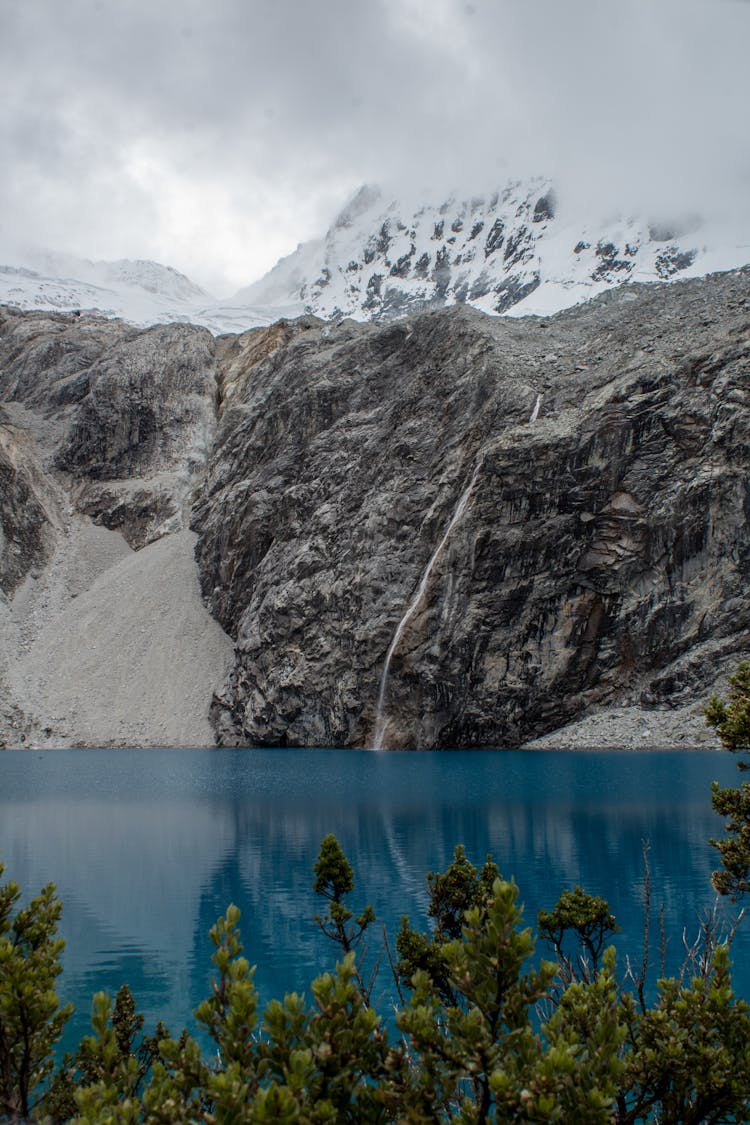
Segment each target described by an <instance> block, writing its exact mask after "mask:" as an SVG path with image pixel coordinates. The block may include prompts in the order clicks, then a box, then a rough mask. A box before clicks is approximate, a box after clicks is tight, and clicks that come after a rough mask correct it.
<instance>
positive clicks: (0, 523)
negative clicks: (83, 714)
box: [0, 270, 750, 748]
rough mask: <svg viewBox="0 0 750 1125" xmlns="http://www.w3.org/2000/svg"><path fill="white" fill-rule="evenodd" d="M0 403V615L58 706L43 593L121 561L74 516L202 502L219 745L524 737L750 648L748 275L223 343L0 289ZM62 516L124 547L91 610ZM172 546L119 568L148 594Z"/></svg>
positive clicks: (152, 522) (126, 531)
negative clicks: (548, 306) (217, 630)
mask: <svg viewBox="0 0 750 1125" xmlns="http://www.w3.org/2000/svg"><path fill="white" fill-rule="evenodd" d="M0 401H2V402H3V403H4V405H3V407H2V408H0V411H1V412H0V527H1V528H2V536H1V537H0V611H2V613H0V625H1V624H2V618H3V615H5V618H7V621H8V622H9V624H8V627H7V631H6V632H7V636H8V637H11V638H12V637H15V636H19V637H21V638H23V637H24V636H25V633H24V629H26V632H27V633H28V637H27V642H28V645H29V646H30V647H29V650H28V651H29V656H28V659H29V660H31V661H32V663H33V662H34V661H36V664H35V665H34V666H35V667H36V666H37V665H38V666H39V667H38V669H37V670H38V671H39V668H41V671H40V672H39V675H40V676H41V677H42V679H43V678H44V677H47V679H46V680H45V682H44V683H42V679H40V681H39V684H38V688H39V692H38V694H39V698H40V699H43V700H48V701H50V700H52V702H54V707H55V708H56V709H57V710H56V711H55V713H56V714H57V713H59V714H63V712H65V713H67V712H66V711H65V700H64V699H62V698H61V697H60V698H58V697H59V692H60V691H61V690H62V688H60V684H61V683H63V680H60V678H59V677H57V675H56V674H55V675H54V676H53V674H52V672H51V671H49V669H47V670H46V671H45V669H46V665H45V666H44V668H42V667H41V664H40V663H39V661H40V660H41V656H40V654H39V652H38V651H37V650H38V649H39V646H40V645H41V646H42V648H43V647H44V646H43V639H44V637H45V636H47V633H45V631H44V629H45V628H47V626H48V625H49V623H47V624H46V625H45V620H46V619H45V618H44V613H46V610H45V608H44V607H45V597H46V594H45V590H49V591H52V592H54V593H55V597H56V598H57V600H58V602H60V605H61V606H62V607H63V608H62V610H61V616H59V620H57V619H56V620H57V625H60V622H66V621H72V620H73V618H74V617H75V614H76V612H77V611H76V608H75V606H76V604H78V605H81V606H83V604H84V601H83V593H84V592H86V591H88V592H87V594H86V596H87V597H88V596H89V595H91V599H92V600H91V604H92V605H94V604H95V606H96V608H97V613H99V614H100V616H98V617H97V618H96V620H101V621H106V620H107V618H108V610H107V606H108V604H109V603H108V601H107V598H108V597H109V594H108V591H109V590H110V589H115V585H112V583H114V580H115V578H116V577H117V575H118V574H119V573H120V572H119V570H117V569H116V567H117V565H119V564H118V563H117V559H118V558H119V555H118V553H117V552H116V551H114V549H113V547H112V543H111V539H112V538H113V537H111V536H110V538H109V539H107V533H106V532H105V531H104V530H103V529H102V528H101V527H99V528H91V524H90V523H89V522H88V520H87V519H86V518H85V517H86V516H87V515H88V516H90V517H91V518H93V519H94V520H95V522H96V523H98V524H101V525H103V526H104V527H105V528H110V529H118V530H119V531H120V532H121V533H122V535H123V536H124V537H125V538H126V539H127V541H128V543H129V544H130V546H131V547H135V548H141V547H143V546H144V545H145V544H149V543H151V542H152V541H153V540H155V539H158V538H161V537H163V536H165V535H166V534H168V533H169V532H171V531H175V530H178V529H179V528H181V527H184V526H185V523H186V521H187V519H188V518H191V520H192V527H193V529H194V530H195V531H197V532H198V536H199V538H198V542H197V547H196V551H197V558H198V562H199V567H200V577H201V587H202V593H203V596H204V598H205V600H206V603H207V605H208V606H209V608H210V609H211V611H212V613H213V615H214V616H215V618H216V619H217V620H218V621H219V623H220V624H221V625H222V626H223V627H224V629H225V630H226V632H227V633H229V634H230V636H231V637H232V639H233V640H234V642H235V648H234V658H233V662H232V664H231V667H230V669H229V672H228V673H226V674H224V668H225V664H224V660H225V657H226V650H225V648H224V647H222V646H217V647H216V650H215V651H216V652H219V653H220V654H221V659H220V660H219V664H220V667H218V666H217V677H218V678H220V677H222V676H224V678H223V681H222V686H221V687H220V688H219V689H218V691H217V692H216V695H215V697H214V702H213V709H212V715H213V721H214V726H215V729H216V732H217V737H218V739H219V741H220V742H222V743H225V744H257V745H271V746H283V745H300V746H315V745H342V746H371V745H373V743H374V742H375V741H376V736H377V741H379V742H381V743H382V745H383V746H384V747H397V746H398V747H405V748H409V747H417V746H419V747H434V748H441V747H452V746H479V747H501V746H511V745H519V744H521V743H522V742H525V741H527V740H529V739H532V738H535V737H540V736H544V735H545V734H547V733H548V732H551V731H554V730H555V729H557V728H560V727H561V726H562V725H564V724H566V723H568V722H569V721H571V720H574V719H579V718H582V717H585V716H592V715H593V716H596V714H597V712H598V711H600V710H601V709H602V708H606V707H610V708H616V709H619V710H618V712H617V713H621V712H622V711H623V709H627V708H628V707H630V708H631V710H633V709H635V708H640V709H642V710H643V709H645V710H646V711H648V710H651V712H652V713H654V714H657V713H659V714H662V713H664V709H665V708H672V709H675V713H678V712H679V709H681V708H684V707H686V706H692V705H694V704H696V702H697V701H699V700H702V699H704V698H705V696H706V694H707V691H708V690H709V688H710V687H713V685H714V682H715V680H716V677H717V675H719V674H720V673H721V672H722V671H723V670H725V669H726V668H728V667H730V666H731V664H732V662H733V661H734V660H735V659H736V657H737V655H738V654H740V653H743V654H744V653H746V652H747V650H748V647H750V646H748V641H747V631H748V626H750V599H749V598H748V596H747V590H748V578H749V577H750V535H748V530H747V521H748V512H749V511H750V487H749V484H748V481H749V475H748V466H749V465H750V272H749V271H747V270H741V271H738V272H736V273H733V274H725V275H720V276H715V277H712V278H708V279H705V280H698V281H690V282H684V283H677V284H671V285H653V286H644V287H625V288H623V289H620V290H617V291H615V292H613V293H612V294H610V295H606V296H604V297H602V298H599V299H598V300H597V301H595V302H592V303H590V304H588V305H585V306H580V307H578V308H576V309H573V310H570V311H568V312H565V313H561V314H559V315H558V316H556V317H553V318H550V319H547V320H543V319H537V318H529V319H525V320H500V319H497V318H493V317H488V316H485V315H484V314H482V313H480V312H478V311H476V310H473V309H471V308H467V307H456V308H452V309H449V310H440V311H434V312H430V313H423V314H421V315H418V316H414V317H411V318H410V319H407V320H404V321H401V322H386V323H383V324H355V323H353V322H351V321H342V322H340V323H338V324H336V325H331V324H326V323H324V322H323V321H320V320H316V319H315V318H313V317H306V318H302V319H300V320H296V321H291V322H287V321H280V322H278V323H276V324H274V325H272V326H271V327H269V328H264V329H255V330H252V331H249V332H246V333H244V334H243V335H241V336H226V337H220V338H218V339H216V340H214V339H213V338H212V337H211V336H210V335H209V334H208V333H207V332H206V331H204V330H202V329H199V328H195V327H190V326H185V325H172V326H168V327H159V328H156V329H152V330H149V331H145V332H138V331H136V330H134V329H131V328H127V327H125V326H124V325H122V324H121V323H119V322H114V321H105V320H102V319H99V318H90V317H81V318H74V317H71V316H63V315H55V314H40V313H26V314H21V313H19V312H14V311H12V310H7V311H3V310H0ZM87 529H88V530H87ZM92 532H95V533H96V535H92V534H91V533H92ZM75 535H78V536H79V537H80V536H83V538H81V541H80V544H79V546H80V547H81V550H82V551H83V548H84V547H86V551H88V554H87V553H86V551H84V555H85V559H86V560H88V562H87V564H86V566H87V567H88V570H86V567H84V570H86V573H88V572H89V571H90V572H91V573H90V575H89V577H91V576H92V575H100V576H102V580H104V579H103V576H104V574H105V571H104V569H103V568H104V566H105V564H106V566H107V567H109V568H110V569H109V570H107V571H106V574H107V575H109V578H108V579H107V582H106V583H105V585H103V586H101V587H96V589H94V586H93V585H92V584H91V583H89V586H90V589H89V586H85V585H83V586H81V590H80V594H81V598H82V600H81V601H77V600H75V599H77V598H78V596H79V592H78V590H77V589H76V590H75V591H74V590H71V591H70V593H69V596H68V594H67V586H68V585H69V583H68V579H67V577H66V575H68V574H72V575H76V574H78V575H80V574H82V573H83V571H82V570H81V566H79V563H78V562H77V561H76V560H77V559H78V554H77V552H78V547H77V546H76V543H77V542H78V541H77V540H76V541H75V542H74V541H73V540H74V537H75ZM84 540H85V542H84ZM105 540H106V542H105ZM118 542H119V543H120V545H121V546H122V543H121V540H119V539H118ZM173 542H176V540H174V541H173ZM86 544H88V546H86ZM63 548H64V549H63ZM123 550H126V551H127V548H124V547H123ZM149 550H150V551H151V550H152V549H151V548H149ZM92 551H96V552H99V553H100V554H102V558H101V559H99V562H100V563H101V565H99V564H98V563H97V566H94V562H96V560H95V559H93V556H91V552H92ZM51 552H54V555H53V558H52V562H51V563H50V562H49V559H50V554H51ZM78 553H80V552H78ZM167 554H169V551H167ZM90 556H91V557H90ZM104 556H106V558H105V557H104ZM157 556H158V557H157ZM81 557H83V555H82V556H81ZM98 557H99V556H98V555H97V558H98ZM165 557H166V555H165ZM170 557H171V556H170ZM149 558H153V559H154V560H155V561H154V564H153V566H150V565H146V563H147V562H148V559H149ZM159 558H161V556H160V555H158V551H157V554H153V552H152V554H150V555H148V556H146V555H144V556H140V555H136V556H134V559H135V560H141V561H140V562H133V563H132V565H131V563H128V565H127V566H126V567H125V570H123V572H122V573H123V574H125V575H126V577H127V583H126V585H127V589H128V591H129V595H128V596H129V597H137V594H136V593H135V592H134V590H135V586H137V582H138V581H142V582H143V583H145V584H150V586H153V589H151V588H150V589H149V590H148V591H147V590H144V597H145V595H146V594H150V595H153V594H154V590H155V589H156V586H155V585H154V583H155V582H156V581H157V578H158V575H159V573H160V569H159V562H158V559H159ZM92 560H93V561H92ZM141 562H142V563H143V565H141ZM89 563H91V566H89ZM68 564H69V565H68ZM123 566H125V564H124V563H123ZM92 567H93V569H92ZM187 570H189V568H187ZM187 570H186V572H187ZM39 571H41V572H42V580H41V581H39V582H38V583H37V582H36V580H35V581H34V582H29V581H26V579H27V576H28V575H29V573H31V575H32V577H34V575H35V574H36V573H37V572H39ZM53 571H54V574H53V573H52V572H53ZM175 573H177V571H175ZM180 573H182V571H180ZM45 574H46V575H47V579H44V575H45ZM138 576H141V577H140V578H139V577H138ZM154 576H157V577H154ZM163 578H164V575H162V579H163ZM118 580H119V579H118ZM45 581H46V585H45ZM91 581H92V582H94V578H92V579H91ZM96 581H99V579H98V578H96ZM134 584H135V586H134ZM167 585H169V583H167ZM32 587H33V589H31V588H32ZM118 588H119V587H118ZM97 591H98V593H97ZM170 593H175V592H174V591H171V592H170ZM94 595H96V597H95V596H94ZM187 596H188V593H187V591H186V592H185V597H187ZM66 598H67V600H66ZM71 599H73V600H71ZM26 602H28V603H29V604H32V603H33V605H34V606H37V607H38V612H39V614H40V622H41V625H40V628H39V629H37V630H36V632H35V633H34V636H33V637H32V635H31V632H29V629H28V628H27V624H28V622H27V617H28V614H27V616H26V617H24V616H23V605H24V604H26ZM144 604H146V603H145V602H144ZM172 604H174V606H177V607H178V606H179V605H180V604H181V603H180V597H179V596H175V600H174V602H173V603H172V602H170V605H172ZM128 605H130V603H129V602H128ZM34 612H37V611H36V610H35V611H34ZM81 612H83V609H82V610H81ZM128 612H129V611H127V610H126V609H125V610H123V611H122V612H121V613H120V616H119V617H118V623H119V624H118V628H119V627H121V633H118V634H117V636H120V635H122V636H123V637H125V636H130V633H129V631H128V622H127V616H128ZM66 614H67V615H69V616H66ZM175 614H176V615H177V618H178V619H179V611H178V609H175V610H174V611H171V610H170V611H169V613H168V616H169V618H170V623H171V622H172V619H173V618H174V616H175ZM70 615H72V616H70ZM146 616H147V617H149V619H150V618H151V617H153V616H154V614H148V615H146ZM92 620H93V618H92ZM199 620H200V615H198V616H197V617H196V621H199ZM84 624H85V623H84ZM141 624H142V628H140V627H139V631H138V637H136V640H137V639H138V638H139V637H140V636H141V632H143V631H144V630H145V631H146V632H147V630H148V621H143V622H142V623H141ZM57 625H55V628H57ZM42 626H44V628H42ZM50 627H51V626H50ZM29 628H30V626H29ZM198 628H202V626H199V627H198ZM14 630H15V632H14ZM0 632H1V630H0ZM130 632H132V630H131V631H130ZM50 635H51V634H50ZM54 635H55V637H56V638H57V641H56V642H55V643H58V642H59V646H58V647H60V646H62V647H60V651H61V652H62V651H64V650H65V644H67V643H68V641H69V640H70V637H72V636H73V635H75V637H78V638H79V640H80V638H81V637H83V638H84V640H85V635H86V629H85V628H84V626H83V625H82V626H81V629H78V630H75V629H73V628H72V627H71V628H69V629H62V626H61V627H60V629H58V632H56V633H55V634H54ZM160 635H161V634H160ZM164 635H166V633H165V634H164ZM170 635H171V634H170ZM178 635H181V634H179V630H178ZM190 636H191V638H194V637H195V636H196V634H195V631H193V632H191V633H190ZM40 638H41V639H40ZM132 640H133V638H132V637H131V641H132ZM81 643H82V644H83V643H84V642H83V641H81ZM124 643H125V642H123V644H124ZM128 643H129V642H128ZM186 643H189V644H197V641H195V640H194V639H193V640H190V641H189V642H186ZM14 644H15V642H12V643H11V642H10V641H9V642H8V644H7V645H6V649H7V652H6V651H5V650H3V651H2V652H0V658H2V659H0V678H1V676H2V674H3V668H2V661H3V660H5V661H6V663H7V666H8V672H7V674H8V677H9V678H10V679H13V675H15V673H14V671H13V669H14V668H15V665H14V664H13V661H14V660H16V657H15V655H14V652H15V650H14V648H13V645H14ZM113 644H114V647H113V648H112V649H111V651H113V652H114V651H116V652H118V653H119V652H120V649H121V648H122V646H121V645H120V644H119V641H118V642H117V643H114V642H113ZM35 646H36V647H35ZM167 647H169V646H167ZM40 651H41V650H40ZM56 651H57V650H56ZM65 651H66V650H65ZM108 651H109V650H108ZM123 651H124V650H123ZM127 651H131V649H128V650H127ZM132 651H133V652H136V651H139V650H138V649H137V646H136V647H133V648H132ZM154 651H156V650H154ZM164 651H166V649H164V646H162V647H159V648H158V652H159V654H162V655H160V656H159V661H161V663H158V662H157V663H158V667H160V668H162V667H165V668H166V665H167V664H168V663H169V660H168V658H166V657H164V659H162V656H163V652H164ZM207 651H208V650H207ZM211 651H212V652H213V651H214V649H211ZM389 653H390V659H389V663H388V675H387V677H386V678H385V679H384V676H383V673H384V668H385V664H386V657H387V655H388V654H389ZM124 659H125V658H124V657H123V660H124ZM217 660H218V658H217ZM63 663H65V662H64V661H63ZM69 666H71V662H70V661H68V662H67V665H66V669H67V671H66V674H69V672H70V667H69ZM156 666H157V665H155V667H156ZM16 670H17V669H16ZM98 671H99V669H98V666H96V662H94V665H92V669H91V672H92V676H93V675H94V672H96V673H97V675H98ZM48 673H49V674H48ZM117 675H118V680H121V681H122V682H126V681H127V682H129V679H130V677H129V675H128V672H127V668H126V666H125V663H124V664H123V665H122V668H120V666H119V665H118V674H117ZM17 678H18V677H17ZM95 678H96V677H94V679H95ZM10 679H9V681H8V682H10ZM22 679H23V677H22ZM26 680H28V677H26ZM209 681H210V682H213V681H212V680H210V677H209V676H208V673H207V672H206V670H205V668H202V671H201V676H200V682H201V683H202V684H203V683H208V682H209ZM14 682H15V681H14ZM92 682H94V680H93V679H92ZM97 682H98V681H97ZM181 682H182V681H180V683H181ZM74 686H75V685H74ZM178 688H179V685H178ZM53 689H54V690H53ZM72 690H73V688H71V691H72ZM175 690H176V691H177V695H176V696H175V699H177V698H178V696H179V691H178V689H175ZM55 693H57V694H55ZM2 694H3V689H2V684H1V683H0V697H1V696H2ZM8 698H9V699H10V696H9V697H8ZM71 698H72V696H71ZM0 705H1V706H0V720H2V707H5V709H6V711H8V715H9V716H10V718H8V720H7V723H6V725H7V726H10V725H15V726H18V724H19V723H22V722H25V721H26V720H25V719H23V716H20V717H19V715H18V714H16V712H15V711H14V712H13V714H12V715H11V714H10V711H9V710H8V708H9V707H10V703H8V706H7V707H6V706H5V703H3V701H2V699H1V698H0ZM14 706H15V705H14ZM175 706H178V703H176V704H175ZM51 708H52V703H49V707H48V710H50V709H51ZM68 710H70V708H68ZM73 710H75V708H73ZM613 713H614V712H613ZM679 713H681V712H679ZM11 720H12V722H11ZM631 725H632V724H631ZM637 726H638V724H635V725H634V726H633V729H636V728H637ZM662 727H663V729H664V731H665V732H667V733H666V734H665V735H664V736H663V737H667V738H671V734H670V733H669V731H667V727H665V726H663V724H662ZM0 728H2V721H0ZM92 729H93V728H92ZM123 729H125V728H123ZM127 729H128V730H129V731H130V734H129V737H130V738H131V740H132V738H133V733H132V732H133V729H134V728H133V727H132V724H131V726H130V727H128V728H127ZM592 729H593V728H592ZM597 729H598V728H597ZM644 729H645V728H644ZM660 729H662V728H660ZM671 729H672V728H671V727H670V728H669V730H670V731H671ZM53 735H54V730H53V734H50V735H49V737H50V738H51V737H53ZM0 737H2V729H0ZM113 737H115V736H113ZM123 737H124V736H123ZM139 737H141V736H140V735H139ZM142 737H143V740H144V744H148V742H149V739H150V740H151V744H154V743H155V742H158V738H159V737H166V736H162V735H160V736H158V737H157V736H156V735H155V734H154V732H153V731H150V732H149V731H145V730H144V732H143V736H142ZM589 737H590V736H589ZM613 737H614V738H616V736H610V735H608V742H609V743H611V742H612V740H613ZM638 737H639V738H641V736H640V735H639V736H638ZM644 737H646V736H645V735H644ZM648 737H651V736H650V735H648ZM641 741H642V738H641ZM131 744H132V743H131ZM638 744H639V745H640V744H641V743H640V742H639V743H638Z"/></svg>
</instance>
